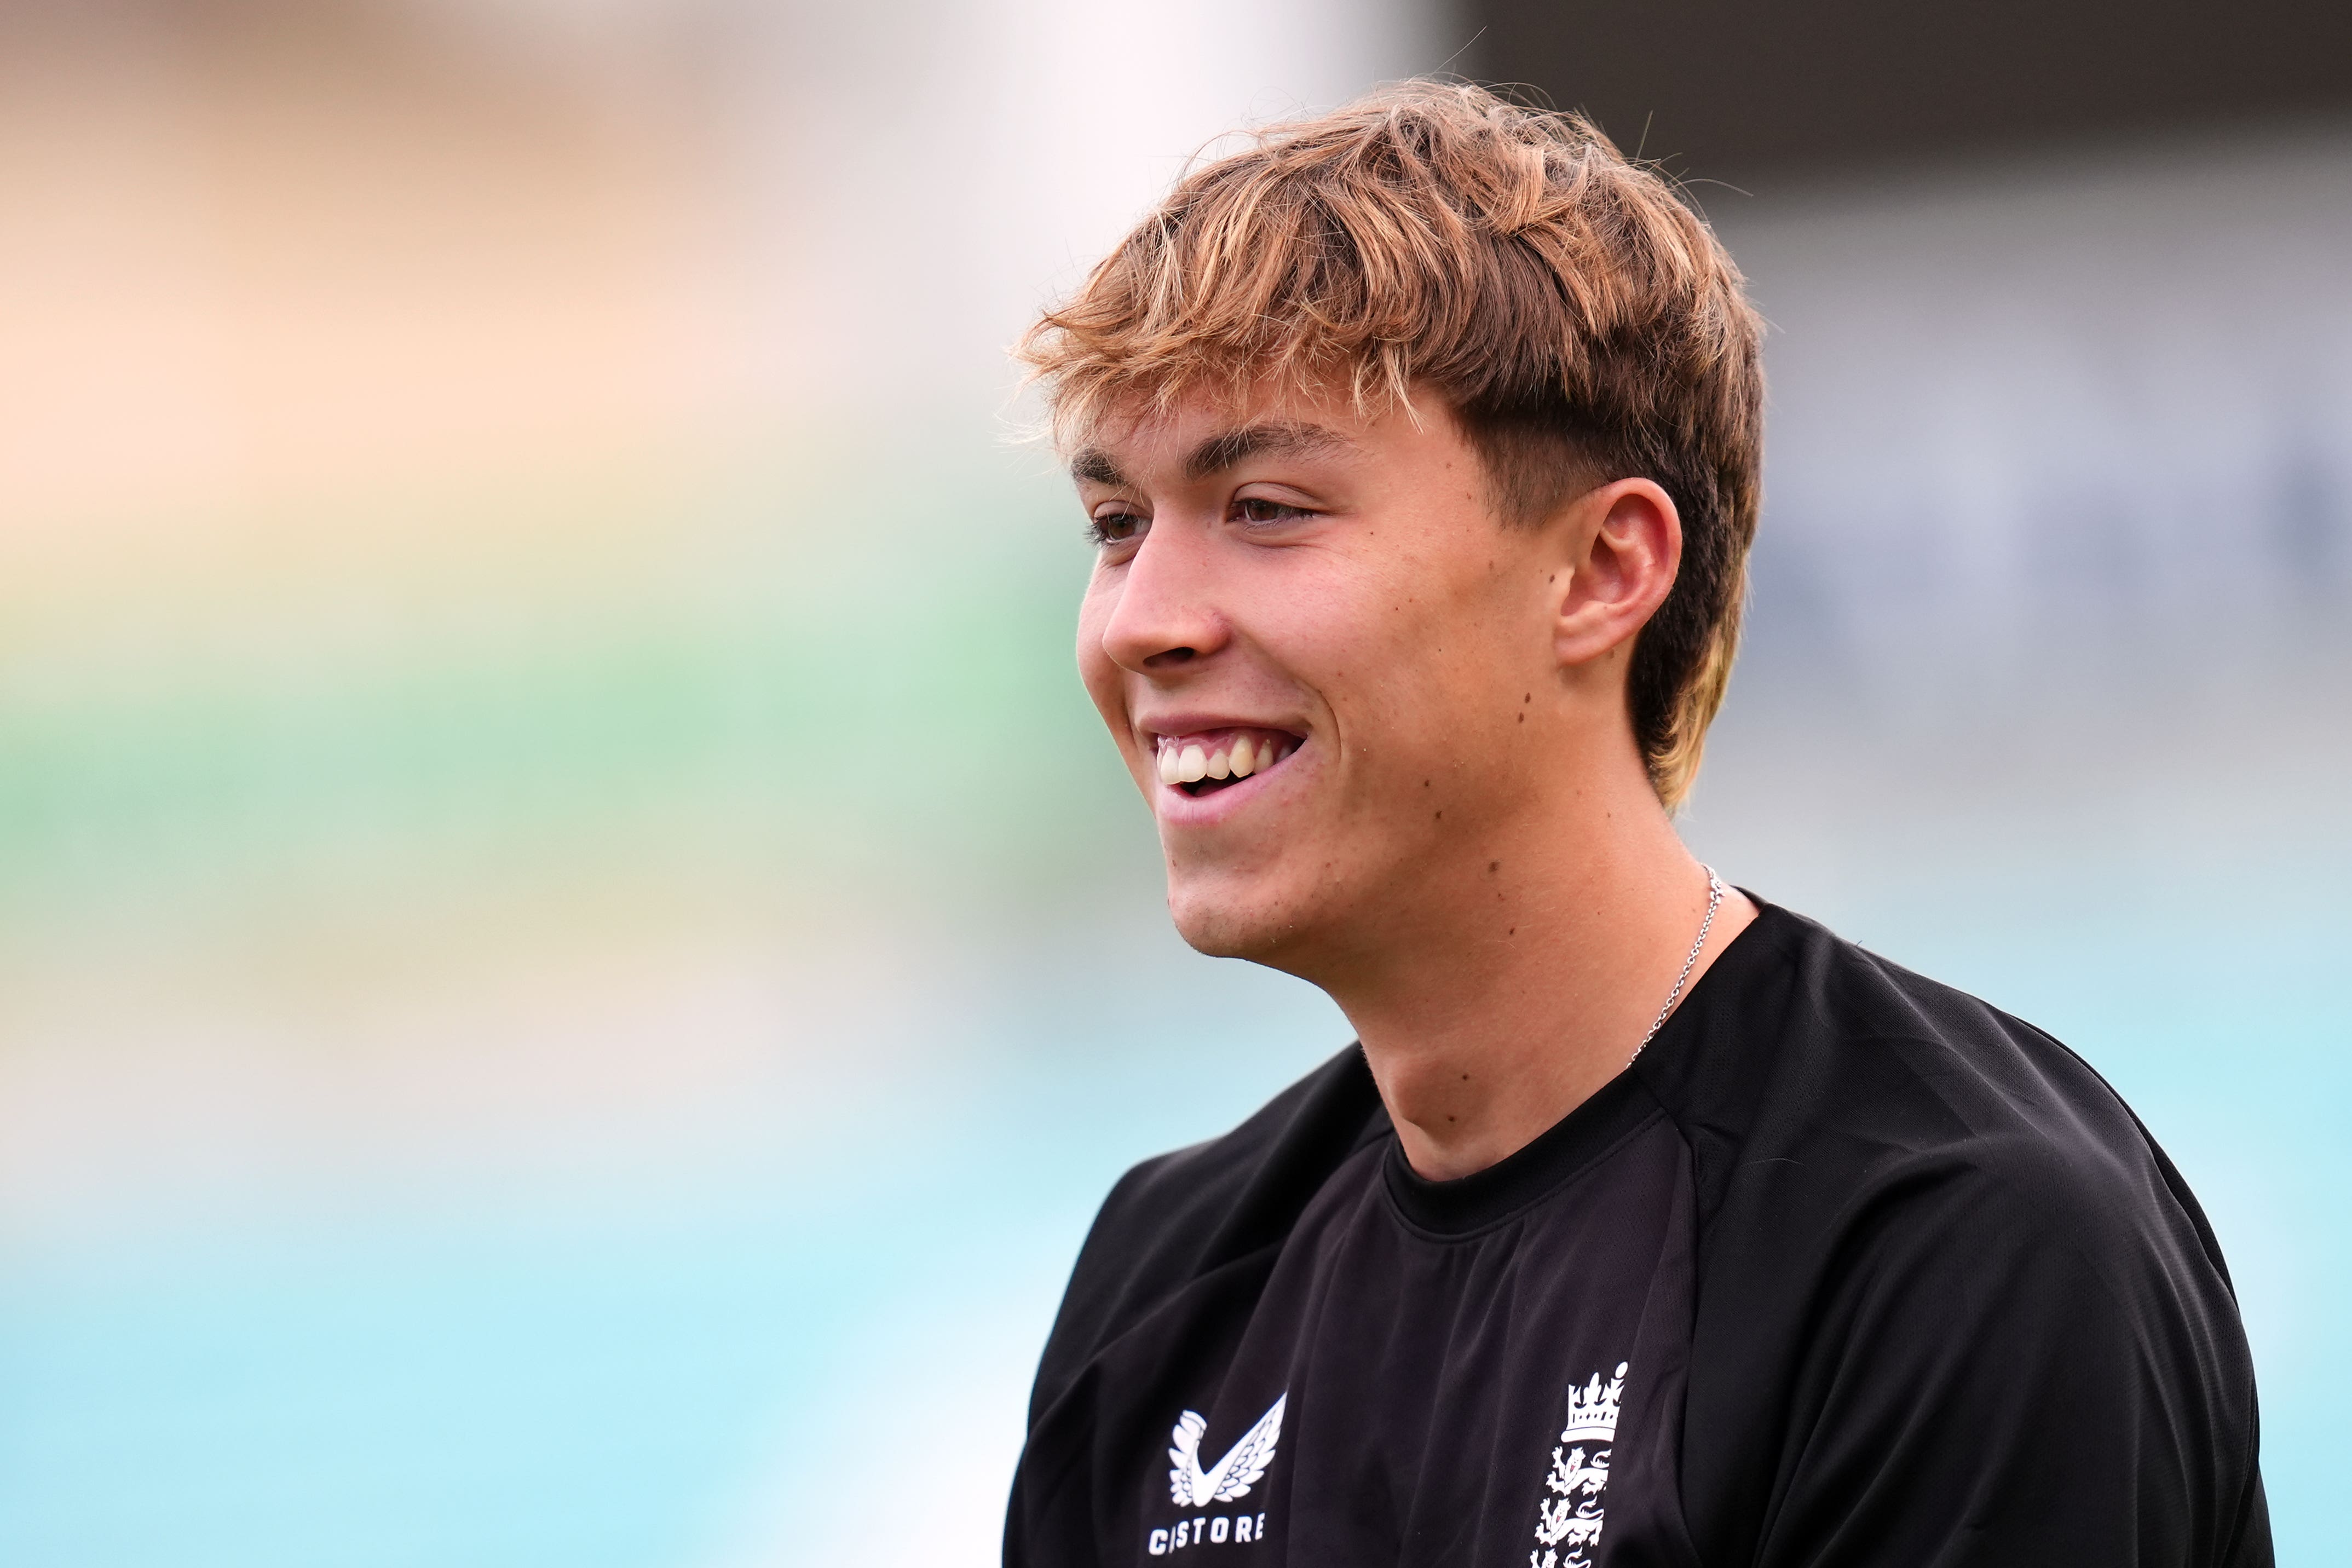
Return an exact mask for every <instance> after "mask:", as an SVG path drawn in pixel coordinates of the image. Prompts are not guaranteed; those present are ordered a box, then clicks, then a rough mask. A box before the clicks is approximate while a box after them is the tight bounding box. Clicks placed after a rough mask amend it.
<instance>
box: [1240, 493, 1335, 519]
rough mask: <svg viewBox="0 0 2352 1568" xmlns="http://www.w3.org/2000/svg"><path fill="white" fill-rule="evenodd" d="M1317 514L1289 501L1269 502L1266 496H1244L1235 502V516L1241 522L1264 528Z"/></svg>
mask: <svg viewBox="0 0 2352 1568" xmlns="http://www.w3.org/2000/svg"><path fill="white" fill-rule="evenodd" d="M1314 515H1315V513H1313V512H1311V511H1309V510H1307V509H1306V508H1305V507H1303V506H1292V505H1291V504H1290V503H1289V502H1288V501H1279V500H1268V499H1266V498H1265V496H1243V497H1241V498H1240V499H1239V500H1235V501H1234V517H1235V519H1237V520H1238V521H1243V522H1248V523H1255V524H1258V525H1260V526H1264V525H1265V524H1267V523H1273V522H1296V521H1297V520H1298V519H1300V518H1302V517H1313V516H1314Z"/></svg>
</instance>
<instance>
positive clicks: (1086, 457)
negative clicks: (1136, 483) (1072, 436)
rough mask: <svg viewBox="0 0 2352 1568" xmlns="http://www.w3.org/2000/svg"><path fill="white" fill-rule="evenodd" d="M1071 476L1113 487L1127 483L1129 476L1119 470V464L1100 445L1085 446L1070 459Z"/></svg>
mask: <svg viewBox="0 0 2352 1568" xmlns="http://www.w3.org/2000/svg"><path fill="white" fill-rule="evenodd" d="M1070 478H1072V479H1079V480H1084V481H1086V482H1088V483H1091V484H1097V485H1108V486H1110V487H1112V488H1113V489H1117V488H1118V487H1119V486H1122V485H1124V484H1126V483H1127V476H1126V475H1124V474H1122V473H1120V472H1119V471H1118V464H1117V463H1114V462H1112V461H1111V460H1110V454H1109V453H1108V452H1106V451H1104V450H1103V449H1102V448H1101V447H1084V448H1082V449H1081V450H1080V451H1079V453H1078V455H1077V456H1076V457H1075V458H1071V459H1070Z"/></svg>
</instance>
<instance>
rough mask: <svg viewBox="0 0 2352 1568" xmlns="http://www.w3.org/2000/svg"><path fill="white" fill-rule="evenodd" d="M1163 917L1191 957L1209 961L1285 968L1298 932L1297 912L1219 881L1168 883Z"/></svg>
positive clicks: (1254, 890)
mask: <svg viewBox="0 0 2352 1568" xmlns="http://www.w3.org/2000/svg"><path fill="white" fill-rule="evenodd" d="M1168 912H1169V914H1170V915H1171V917H1172V918H1173V919H1174V920H1175V922H1176V934H1177V935H1179V936H1181V937H1182V938H1183V939H1184V942H1185V944H1186V945H1187V946H1189V947H1191V948H1192V951H1193V952H1200V953H1204V954H1206V955H1207V956H1209V957H1211V958H1244V959H1248V960H1249V961H1250V962H1252V963H1264V964H1267V965H1269V966H1271V967H1273V968H1276V969H1287V968H1289V967H1290V965H1289V963H1286V962H1285V958H1286V955H1289V954H1295V953H1296V952H1297V949H1298V947H1299V945H1300V942H1299V939H1300V937H1301V935H1302V933H1303V929H1304V927H1303V923H1302V922H1301V921H1300V920H1299V918H1298V916H1299V912H1300V911H1299V910H1297V907H1296V906H1295V904H1294V903H1293V902H1292V901H1291V900H1284V899H1281V898H1278V897H1271V896H1268V890H1267V889H1258V888H1252V887H1248V886H1245V885H1244V886H1241V887H1236V886H1234V885H1233V883H1231V882H1230V881H1227V880H1226V879H1222V878H1218V879H1209V878H1203V879H1178V878H1175V877H1171V878H1170V879H1169V883H1168Z"/></svg>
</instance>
